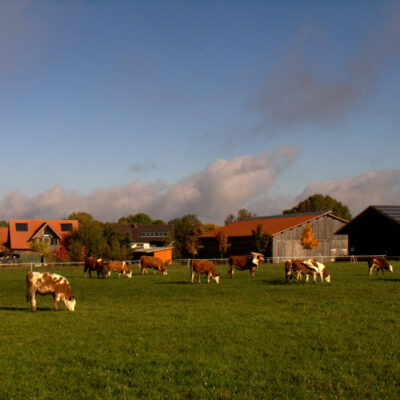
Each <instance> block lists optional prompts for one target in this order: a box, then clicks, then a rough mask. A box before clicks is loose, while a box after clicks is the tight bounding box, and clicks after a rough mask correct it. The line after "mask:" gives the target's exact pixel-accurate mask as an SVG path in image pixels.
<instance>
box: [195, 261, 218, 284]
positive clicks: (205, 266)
mask: <svg viewBox="0 0 400 400" xmlns="http://www.w3.org/2000/svg"><path fill="white" fill-rule="evenodd" d="M194 274H197V282H198V283H200V275H201V274H205V275H207V283H210V278H213V279H214V280H215V282H216V283H219V274H217V270H216V269H215V265H214V263H213V262H211V261H209V260H192V262H191V264H190V276H191V282H192V283H193V280H194Z"/></svg>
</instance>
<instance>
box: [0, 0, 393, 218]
mask: <svg viewBox="0 0 400 400" xmlns="http://www.w3.org/2000/svg"><path fill="white" fill-rule="evenodd" d="M399 17H400V7H399V5H398V3H397V2H376V1H354V2H345V1H336V2H329V1H326V2H317V1H297V2H290V1H283V2H277V1H250V2H249V1H202V2H197V1H196V2H195V1H187V2H184V1H165V2H161V1H160V2H157V1H149V2H135V1H113V2H106V1H58V2H50V1H40V2H37V1H35V2H34V1H18V2H11V1H10V2H7V1H3V2H1V3H0V52H1V57H0V115H1V127H2V129H1V132H2V139H3V140H2V143H3V151H2V157H1V158H0V168H1V171H2V174H1V176H2V183H3V184H2V185H1V187H0V219H10V218H31V217H42V218H60V217H65V216H67V215H68V214H69V213H70V212H72V211H79V210H84V211H87V212H90V213H92V215H93V216H94V217H96V218H98V219H101V220H117V219H118V218H119V217H120V216H124V215H128V214H134V213H136V212H147V213H148V214H149V215H151V216H152V217H153V218H163V219H165V220H168V219H170V218H173V217H179V216H181V215H183V214H185V213H195V214H196V215H198V216H199V217H200V218H201V219H202V220H203V222H215V223H221V222H223V220H224V218H225V217H226V215H228V214H229V213H231V212H233V213H236V211H237V210H238V209H239V208H247V209H249V210H251V211H253V212H256V213H257V214H259V215H268V214H277V213H280V212H281V211H282V210H283V209H284V208H288V207H291V206H293V205H295V204H296V203H297V202H298V201H300V200H303V199H304V198H306V197H307V196H308V195H311V194H314V193H322V194H329V195H331V196H333V197H335V198H337V199H338V200H340V201H342V202H343V203H345V204H347V205H348V206H349V207H350V209H351V211H352V212H353V214H357V213H358V212H360V211H361V210H362V209H363V208H364V207H366V206H368V205H370V204H399V203H400V161H399V153H400V129H399V122H400V117H399V110H400V107H399V105H400V91H399V86H400V83H399V82H400V27H399V24H398V20H399Z"/></svg>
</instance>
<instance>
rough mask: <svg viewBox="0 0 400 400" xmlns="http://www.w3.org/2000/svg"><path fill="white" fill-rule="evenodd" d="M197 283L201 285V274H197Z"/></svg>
mask: <svg viewBox="0 0 400 400" xmlns="http://www.w3.org/2000/svg"><path fill="white" fill-rule="evenodd" d="M197 283H199V284H200V283H201V282H200V272H198V273H197Z"/></svg>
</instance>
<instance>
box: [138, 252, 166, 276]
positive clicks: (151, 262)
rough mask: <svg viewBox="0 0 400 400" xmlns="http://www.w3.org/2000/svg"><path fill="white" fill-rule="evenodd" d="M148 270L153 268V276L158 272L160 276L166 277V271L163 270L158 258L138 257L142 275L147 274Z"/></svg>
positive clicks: (162, 263)
mask: <svg viewBox="0 0 400 400" xmlns="http://www.w3.org/2000/svg"><path fill="white" fill-rule="evenodd" d="M148 268H153V269H154V274H155V273H156V272H157V271H160V274H162V275H167V274H168V271H167V269H166V268H165V265H164V262H163V260H161V258H158V257H153V256H142V257H140V269H141V270H142V274H144V273H146V274H148V273H149V271H148Z"/></svg>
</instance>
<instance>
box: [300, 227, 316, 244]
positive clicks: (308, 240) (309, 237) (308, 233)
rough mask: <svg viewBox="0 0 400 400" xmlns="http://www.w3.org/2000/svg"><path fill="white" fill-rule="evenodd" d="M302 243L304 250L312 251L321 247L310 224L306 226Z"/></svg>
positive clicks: (302, 235)
mask: <svg viewBox="0 0 400 400" xmlns="http://www.w3.org/2000/svg"><path fill="white" fill-rule="evenodd" d="M300 242H301V245H302V246H303V248H304V249H310V250H312V249H314V248H315V247H317V246H319V241H318V240H316V239H314V232H313V230H312V226H311V225H310V224H306V227H305V228H304V230H303V233H302V234H301V239H300Z"/></svg>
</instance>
